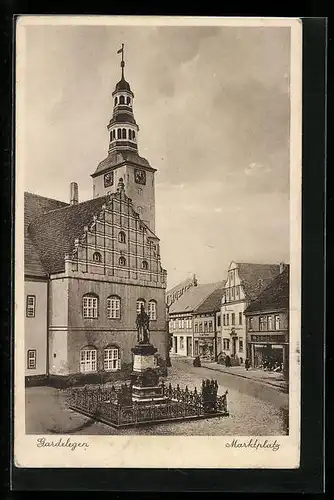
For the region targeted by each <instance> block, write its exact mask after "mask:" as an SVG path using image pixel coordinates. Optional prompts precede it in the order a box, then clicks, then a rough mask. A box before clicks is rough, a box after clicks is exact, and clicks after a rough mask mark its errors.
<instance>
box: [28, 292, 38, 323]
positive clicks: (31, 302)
mask: <svg viewBox="0 0 334 500" xmlns="http://www.w3.org/2000/svg"><path fill="white" fill-rule="evenodd" d="M35 309H36V295H27V304H26V316H27V318H34V317H35Z"/></svg>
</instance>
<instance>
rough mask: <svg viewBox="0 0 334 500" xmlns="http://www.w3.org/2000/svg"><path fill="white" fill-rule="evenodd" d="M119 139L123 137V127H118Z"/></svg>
mask: <svg viewBox="0 0 334 500" xmlns="http://www.w3.org/2000/svg"><path fill="white" fill-rule="evenodd" d="M117 139H122V129H121V128H118V129H117Z"/></svg>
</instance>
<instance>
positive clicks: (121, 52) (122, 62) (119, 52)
mask: <svg viewBox="0 0 334 500" xmlns="http://www.w3.org/2000/svg"><path fill="white" fill-rule="evenodd" d="M117 54H122V60H121V68H122V80H123V79H124V66H125V62H124V43H122V48H121V49H119V50H118V51H117Z"/></svg>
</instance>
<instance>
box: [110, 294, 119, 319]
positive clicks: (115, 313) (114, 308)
mask: <svg viewBox="0 0 334 500" xmlns="http://www.w3.org/2000/svg"><path fill="white" fill-rule="evenodd" d="M107 312H108V318H110V319H120V317H121V299H120V298H119V297H116V296H114V297H108V299H107Z"/></svg>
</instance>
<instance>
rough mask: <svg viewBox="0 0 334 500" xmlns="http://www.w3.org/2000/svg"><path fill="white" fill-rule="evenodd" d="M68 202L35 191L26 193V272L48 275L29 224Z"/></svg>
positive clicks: (41, 275) (40, 275)
mask: <svg viewBox="0 0 334 500" xmlns="http://www.w3.org/2000/svg"><path fill="white" fill-rule="evenodd" d="M67 205H68V203H65V202H63V201H59V200H54V199H52V198H46V197H45V196H39V195H37V194H33V193H28V192H25V193H24V272H25V274H29V275H32V276H38V277H44V276H47V272H46V270H45V269H44V268H43V265H42V262H41V259H40V256H39V252H38V249H37V248H36V246H35V245H34V243H33V241H32V240H31V238H30V235H29V232H28V226H29V224H30V223H31V222H32V221H33V220H34V219H36V218H37V217H38V216H40V215H41V214H44V213H46V212H48V211H50V210H55V209H58V208H62V207H66V206H67Z"/></svg>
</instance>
